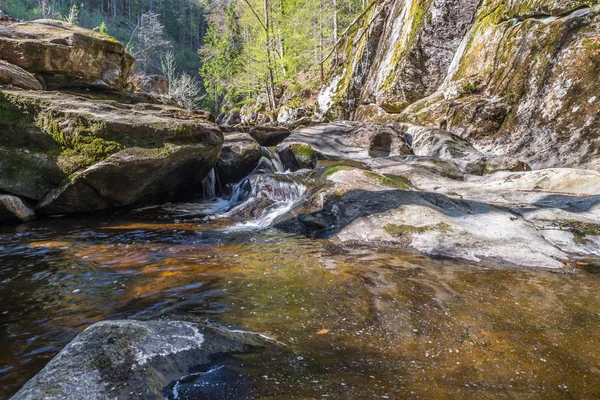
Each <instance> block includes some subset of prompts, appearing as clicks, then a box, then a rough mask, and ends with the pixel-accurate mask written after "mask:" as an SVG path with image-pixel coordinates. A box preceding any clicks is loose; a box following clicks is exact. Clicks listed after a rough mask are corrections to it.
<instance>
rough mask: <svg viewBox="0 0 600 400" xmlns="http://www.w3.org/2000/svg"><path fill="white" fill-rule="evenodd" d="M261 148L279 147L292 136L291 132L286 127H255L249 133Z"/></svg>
mask: <svg viewBox="0 0 600 400" xmlns="http://www.w3.org/2000/svg"><path fill="white" fill-rule="evenodd" d="M248 134H249V135H250V136H252V137H253V138H254V140H256V141H257V142H258V143H259V144H260V145H261V146H265V147H270V146H277V145H278V144H279V143H281V142H283V141H284V140H285V139H287V137H288V136H290V134H291V132H290V131H289V130H288V129H287V128H284V127H277V126H255V127H253V128H252V129H250V131H249V132H248Z"/></svg>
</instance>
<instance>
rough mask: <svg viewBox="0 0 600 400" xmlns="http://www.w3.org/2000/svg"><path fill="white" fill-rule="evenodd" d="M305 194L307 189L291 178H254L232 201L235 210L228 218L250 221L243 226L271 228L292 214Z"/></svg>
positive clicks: (286, 176)
mask: <svg viewBox="0 0 600 400" xmlns="http://www.w3.org/2000/svg"><path fill="white" fill-rule="evenodd" d="M305 193H306V187H305V186H304V185H303V184H302V183H299V182H296V181H294V179H293V176H291V175H279V174H258V175H253V176H250V177H249V178H247V179H246V180H244V182H243V184H241V185H240V186H239V187H237V190H236V191H235V192H234V194H233V196H232V198H231V200H230V205H232V206H233V208H232V209H231V210H230V211H229V212H228V213H227V214H228V215H230V216H244V217H248V218H250V221H248V222H246V223H244V224H243V226H247V227H268V226H271V225H272V224H273V223H274V222H275V220H276V219H277V218H278V217H280V216H281V215H284V214H285V213H287V212H288V211H290V210H292V209H293V208H294V207H295V206H296V205H297V204H298V203H299V202H300V201H301V200H302V199H303V197H304V194H305Z"/></svg>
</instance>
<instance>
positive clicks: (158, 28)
mask: <svg viewBox="0 0 600 400" xmlns="http://www.w3.org/2000/svg"><path fill="white" fill-rule="evenodd" d="M158 17H159V16H158V14H155V13H153V12H151V11H148V12H146V13H144V14H142V16H141V19H140V24H139V25H138V27H137V28H136V30H135V31H134V34H133V35H132V42H130V43H131V44H132V46H131V48H130V49H129V50H130V51H131V52H132V54H133V55H134V57H135V58H136V60H137V66H138V70H139V71H140V72H142V73H148V72H156V71H157V70H158V69H159V67H158V66H159V65H160V57H161V54H163V53H164V52H165V50H166V49H168V48H169V47H170V43H169V41H168V40H165V38H164V30H165V28H164V26H163V25H162V24H161V23H160V20H159V19H158Z"/></svg>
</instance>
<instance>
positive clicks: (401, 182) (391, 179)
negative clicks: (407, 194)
mask: <svg viewBox="0 0 600 400" xmlns="http://www.w3.org/2000/svg"><path fill="white" fill-rule="evenodd" d="M363 173H364V174H365V175H366V176H367V177H369V178H371V179H374V180H376V181H377V183H379V184H380V185H382V186H388V187H392V188H394V189H400V190H410V189H412V188H413V187H414V186H413V184H412V182H411V181H410V179H408V178H407V177H405V176H402V175H381V174H378V173H375V172H370V171H364V172H363Z"/></svg>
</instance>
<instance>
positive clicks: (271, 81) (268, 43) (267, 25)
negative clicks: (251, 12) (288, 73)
mask: <svg viewBox="0 0 600 400" xmlns="http://www.w3.org/2000/svg"><path fill="white" fill-rule="evenodd" d="M264 5H265V35H266V50H267V64H268V65H267V67H268V70H269V85H268V86H269V88H268V92H270V93H268V94H270V103H271V109H272V110H273V111H274V110H275V108H277V105H276V103H275V89H274V86H275V78H274V74H273V63H272V61H273V57H272V56H271V31H270V18H269V8H270V7H269V0H264Z"/></svg>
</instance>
